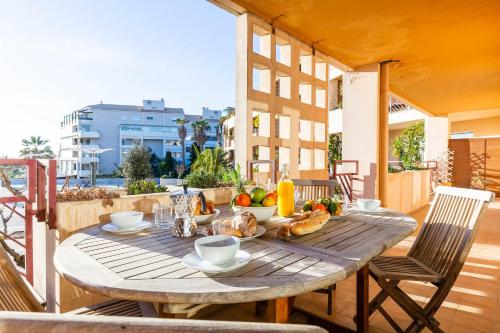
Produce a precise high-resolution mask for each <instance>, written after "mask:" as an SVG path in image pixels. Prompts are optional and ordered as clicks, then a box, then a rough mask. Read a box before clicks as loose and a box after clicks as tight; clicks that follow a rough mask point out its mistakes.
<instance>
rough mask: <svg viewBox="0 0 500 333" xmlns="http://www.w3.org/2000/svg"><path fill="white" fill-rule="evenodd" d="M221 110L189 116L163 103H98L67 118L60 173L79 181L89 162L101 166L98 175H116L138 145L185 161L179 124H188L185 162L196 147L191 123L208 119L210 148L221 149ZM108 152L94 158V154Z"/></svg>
mask: <svg viewBox="0 0 500 333" xmlns="http://www.w3.org/2000/svg"><path fill="white" fill-rule="evenodd" d="M220 115H221V111H219V110H210V109H208V108H203V109H202V114H201V115H186V114H185V113H184V110H183V109H182V108H169V107H165V102H164V100H163V99H161V100H144V101H143V105H142V106H135V105H117V104H102V103H101V104H96V105H89V106H86V107H84V108H82V109H79V110H77V111H74V112H72V113H70V114H68V115H66V116H64V117H63V120H62V122H61V143H60V149H59V164H58V167H59V174H60V175H68V176H77V177H87V176H89V175H90V163H91V162H97V163H98V173H100V174H111V173H112V172H113V171H114V170H115V169H116V168H117V167H118V166H120V165H121V164H122V162H123V160H124V158H125V156H126V155H127V153H128V151H129V150H130V149H132V147H134V146H135V145H139V146H144V147H147V148H149V149H150V150H151V151H152V152H153V153H155V154H156V155H157V156H158V157H160V158H164V156H165V154H166V153H167V151H170V152H171V153H172V156H173V157H174V159H176V160H177V161H179V162H180V161H181V156H182V148H181V144H180V139H179V135H178V127H179V126H178V125H177V124H176V120H177V119H188V120H189V123H188V124H186V125H185V126H186V129H187V137H186V163H189V159H190V151H191V146H192V127H191V123H193V122H194V121H196V120H201V119H205V120H207V122H208V124H209V127H208V128H207V130H206V134H207V142H206V143H205V147H206V148H213V147H215V146H216V145H217V137H216V133H217V126H218V125H219V118H220ZM96 150H97V151H103V150H106V151H104V152H102V153H98V154H94V153H92V152H93V151H96Z"/></svg>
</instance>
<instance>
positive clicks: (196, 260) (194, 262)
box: [182, 250, 250, 273]
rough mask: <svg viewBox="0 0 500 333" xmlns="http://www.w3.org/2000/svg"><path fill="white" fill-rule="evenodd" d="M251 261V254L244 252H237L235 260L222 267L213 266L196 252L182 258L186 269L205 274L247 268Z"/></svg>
mask: <svg viewBox="0 0 500 333" xmlns="http://www.w3.org/2000/svg"><path fill="white" fill-rule="evenodd" d="M249 261H250V253H248V252H247V251H243V250H238V252H236V256H234V258H233V259H231V260H229V262H227V263H225V264H222V265H213V264H211V263H209V262H208V261H205V260H203V259H201V257H200V256H199V255H198V253H196V251H192V252H191V253H189V254H186V255H185V256H184V257H183V258H182V263H183V264H184V265H185V266H186V267H188V268H191V269H194V270H196V271H200V272H203V273H222V272H228V271H232V270H233V269H236V268H240V267H242V266H245V265H246V264H248V262H249Z"/></svg>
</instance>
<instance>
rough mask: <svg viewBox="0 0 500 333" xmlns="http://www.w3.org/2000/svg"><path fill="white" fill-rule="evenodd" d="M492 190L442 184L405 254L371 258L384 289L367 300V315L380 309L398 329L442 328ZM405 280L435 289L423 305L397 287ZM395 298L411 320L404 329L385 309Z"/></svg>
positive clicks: (372, 269)
mask: <svg viewBox="0 0 500 333" xmlns="http://www.w3.org/2000/svg"><path fill="white" fill-rule="evenodd" d="M494 197H495V196H494V194H493V193H491V192H487V191H478V190H469V189H463V188H454V187H444V186H441V187H438V188H437V191H436V196H435V198H434V202H433V203H432V206H431V208H430V210H429V212H428V214H427V217H426V218H425V221H424V224H423V226H422V229H421V230H420V233H419V234H418V236H417V239H416V240H415V243H414V244H413V246H412V247H411V249H410V251H409V252H408V255H407V256H401V257H389V256H379V257H376V258H375V259H374V260H372V262H370V264H369V267H370V275H371V276H372V277H373V278H374V279H375V281H377V283H378V284H379V286H380V287H381V288H382V291H381V292H380V293H379V294H378V295H377V296H375V298H374V299H373V300H372V301H371V302H370V304H369V314H370V315H371V314H373V313H374V312H375V311H377V310H379V311H380V313H381V314H382V315H383V316H384V317H385V318H386V320H387V321H388V322H389V324H390V325H391V326H392V327H393V328H394V329H395V330H396V331H397V332H420V331H421V330H422V329H424V328H425V327H427V328H428V329H430V330H431V331H433V332H443V331H442V330H441V329H440V328H439V322H438V321H437V320H436V319H435V318H434V315H435V313H436V312H437V311H438V309H439V307H440V306H441V304H442V303H443V301H444V300H445V298H446V296H447V295H448V293H449V291H450V289H451V287H452V286H453V284H454V283H455V280H456V279H457V277H458V275H459V274H460V271H461V269H462V267H463V265H464V263H465V260H466V259H467V255H468V254H469V251H470V249H471V247H472V243H473V242H474V238H475V235H476V232H477V228H478V223H477V222H478V221H479V220H480V219H481V217H482V216H483V214H484V212H485V211H486V208H487V207H488V204H489V203H490V202H491V201H492V200H493V199H494ZM402 280H410V281H423V282H429V283H432V284H434V285H435V286H436V287H437V289H436V291H435V293H434V294H433V296H432V298H431V299H430V301H429V302H428V303H427V304H426V305H425V306H424V307H421V306H420V305H419V304H418V303H416V302H415V301H414V300H412V299H411V298H410V297H409V296H408V295H406V294H405V293H404V291H403V290H402V289H400V288H399V287H398V283H399V282H400V281H402ZM387 297H391V298H392V299H393V300H394V301H395V302H396V303H397V304H398V305H399V306H400V307H401V308H402V309H403V310H404V311H405V312H406V313H407V314H408V315H409V316H410V317H411V318H412V319H413V322H412V323H411V324H410V326H409V327H408V328H407V329H406V330H403V329H402V328H401V327H399V325H398V324H397V323H396V322H395V321H394V320H393V319H392V318H391V317H390V316H389V314H388V313H387V312H386V311H385V310H384V309H383V308H382V303H383V302H384V301H385V300H386V299H387Z"/></svg>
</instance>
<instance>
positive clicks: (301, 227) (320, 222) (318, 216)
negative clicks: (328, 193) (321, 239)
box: [276, 211, 330, 239]
mask: <svg viewBox="0 0 500 333" xmlns="http://www.w3.org/2000/svg"><path fill="white" fill-rule="evenodd" d="M329 218H330V214H329V213H328V212H323V211H316V212H312V213H309V212H307V213H305V214H303V215H301V216H299V217H297V218H295V219H294V220H293V221H292V222H290V223H286V224H282V225H281V226H280V227H279V228H278V230H277V231H276V237H278V238H280V239H287V238H289V237H290V236H292V235H295V236H302V235H306V234H310V233H312V232H315V231H318V230H320V229H321V228H322V227H323V226H324V225H325V224H326V222H327V221H328V219H329Z"/></svg>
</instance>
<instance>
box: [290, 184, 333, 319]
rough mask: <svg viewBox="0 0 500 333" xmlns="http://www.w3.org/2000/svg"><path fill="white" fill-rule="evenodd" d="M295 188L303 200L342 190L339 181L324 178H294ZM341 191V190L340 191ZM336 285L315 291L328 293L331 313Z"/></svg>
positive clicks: (325, 195) (327, 309) (328, 307)
mask: <svg viewBox="0 0 500 333" xmlns="http://www.w3.org/2000/svg"><path fill="white" fill-rule="evenodd" d="M292 181H293V184H294V186H295V189H296V190H298V191H299V193H300V199H301V200H316V199H319V198H322V197H327V196H328V197H332V196H333V195H334V194H335V193H336V192H335V191H336V190H337V189H338V190H341V189H340V186H339V183H338V182H337V181H336V180H333V179H332V180H324V179H317V180H316V179H292ZM340 193H341V192H340ZM335 288H336V285H335V284H334V285H331V286H329V287H328V288H323V289H319V290H316V291H314V292H316V293H321V294H327V295H328V304H327V306H326V313H327V314H329V315H331V314H332V313H333V291H334V290H335Z"/></svg>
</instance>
